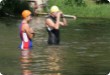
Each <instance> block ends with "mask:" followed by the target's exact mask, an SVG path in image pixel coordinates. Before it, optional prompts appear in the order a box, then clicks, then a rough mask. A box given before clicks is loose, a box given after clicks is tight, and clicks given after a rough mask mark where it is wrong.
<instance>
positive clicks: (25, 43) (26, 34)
mask: <svg viewBox="0 0 110 75" xmlns="http://www.w3.org/2000/svg"><path fill="white" fill-rule="evenodd" d="M31 14H32V13H31V11H29V10H24V11H23V12H22V17H23V20H22V22H21V24H20V26H19V31H20V38H21V44H20V49H21V57H22V58H28V57H29V56H30V52H31V51H30V49H31V48H32V38H33V36H34V34H35V33H34V31H33V29H32V28H31V27H30V26H29V22H30V21H31V19H32V17H31Z"/></svg>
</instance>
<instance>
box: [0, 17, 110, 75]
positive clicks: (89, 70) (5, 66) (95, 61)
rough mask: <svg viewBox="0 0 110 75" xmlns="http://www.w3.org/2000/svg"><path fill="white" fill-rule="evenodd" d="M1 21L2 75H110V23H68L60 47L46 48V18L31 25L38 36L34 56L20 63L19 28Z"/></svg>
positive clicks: (17, 23) (14, 24) (99, 21)
mask: <svg viewBox="0 0 110 75" xmlns="http://www.w3.org/2000/svg"><path fill="white" fill-rule="evenodd" d="M20 21H21V20H16V19H10V21H9V19H6V18H1V19H0V27H1V29H0V32H1V35H0V39H1V42H0V72H1V73H2V74H3V75H107V74H108V73H109V71H110V63H109V62H110V25H109V24H110V21H109V19H86V18H85V19H78V20H77V21H73V20H71V19H70V20H68V22H69V25H68V26H67V27H63V28H61V45H59V46H49V45H47V42H46V41H47V32H46V30H45V26H44V18H42V17H41V18H36V17H34V19H33V20H32V22H31V27H32V28H34V30H35V32H36V36H35V38H34V39H33V45H34V47H33V50H32V56H31V57H29V58H24V59H20V60H19V57H20V51H19V50H18V48H17V47H18V45H19V42H20V39H19V35H18V25H19V24H20Z"/></svg>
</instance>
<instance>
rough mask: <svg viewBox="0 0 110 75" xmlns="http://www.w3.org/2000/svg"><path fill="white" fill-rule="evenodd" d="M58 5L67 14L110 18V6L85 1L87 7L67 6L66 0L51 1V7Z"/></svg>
mask: <svg viewBox="0 0 110 75" xmlns="http://www.w3.org/2000/svg"><path fill="white" fill-rule="evenodd" d="M52 5H57V6H59V8H60V9H61V10H62V11H63V12H64V13H65V14H71V15H76V16H78V17H101V18H110V15H109V12H110V10H109V9H110V4H99V5H97V4H95V3H93V2H92V1H90V2H89V1H86V0H85V6H76V5H73V6H70V5H65V1H64V0H57V1H54V0H50V1H49V6H52Z"/></svg>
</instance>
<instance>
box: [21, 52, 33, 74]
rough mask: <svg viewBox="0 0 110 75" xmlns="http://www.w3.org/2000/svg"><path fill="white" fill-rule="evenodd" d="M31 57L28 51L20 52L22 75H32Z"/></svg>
mask: <svg viewBox="0 0 110 75" xmlns="http://www.w3.org/2000/svg"><path fill="white" fill-rule="evenodd" d="M31 62H32V55H31V51H30V50H21V56H20V64H21V71H22V75H32V71H31V65H32V63H31Z"/></svg>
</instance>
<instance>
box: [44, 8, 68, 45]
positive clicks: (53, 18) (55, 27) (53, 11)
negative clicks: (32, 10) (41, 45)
mask: <svg viewBox="0 0 110 75" xmlns="http://www.w3.org/2000/svg"><path fill="white" fill-rule="evenodd" d="M61 20H62V21H61ZM45 24H46V29H47V32H48V44H49V45H58V44H60V30H59V29H60V26H66V25H67V21H66V19H65V18H64V17H63V13H62V12H61V11H60V10H59V8H58V7H57V6H52V7H51V8H50V14H49V15H48V17H47V18H46V20H45Z"/></svg>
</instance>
